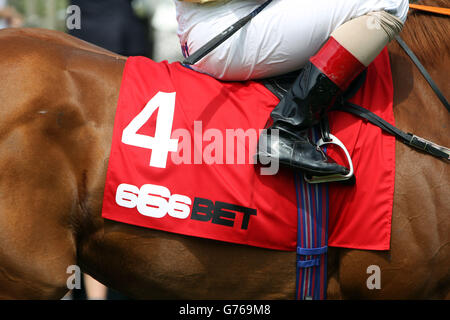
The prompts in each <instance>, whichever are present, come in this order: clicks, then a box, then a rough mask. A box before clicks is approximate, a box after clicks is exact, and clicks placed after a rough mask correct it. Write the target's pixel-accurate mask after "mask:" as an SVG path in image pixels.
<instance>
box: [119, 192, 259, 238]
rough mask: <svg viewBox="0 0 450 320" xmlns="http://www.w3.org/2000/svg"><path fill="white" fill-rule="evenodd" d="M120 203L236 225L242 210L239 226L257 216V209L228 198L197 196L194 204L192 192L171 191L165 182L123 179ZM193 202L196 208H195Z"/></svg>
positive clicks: (156, 214)
mask: <svg viewBox="0 0 450 320" xmlns="http://www.w3.org/2000/svg"><path fill="white" fill-rule="evenodd" d="M116 203H117V204H118V205H119V206H121V207H124V208H129V209H133V208H136V209H137V211H138V212H139V213H140V214H142V215H144V216H147V217H150V218H157V219H161V218H164V217H165V216H166V215H167V214H168V215H169V216H171V217H173V218H177V219H187V218H188V217H189V214H191V219H192V220H197V221H202V222H208V221H211V223H214V224H218V225H222V226H227V227H234V226H235V222H236V213H241V214H242V221H241V223H240V224H239V228H240V229H242V230H247V229H248V225H249V223H250V217H251V216H252V215H253V216H256V214H257V211H256V209H251V208H247V207H243V206H238V205H234V204H230V203H226V202H221V201H216V202H215V203H214V202H213V201H212V200H209V199H203V198H197V197H196V198H195V199H194V202H193V205H192V200H191V198H189V197H188V196H184V195H180V194H171V193H170V190H169V189H167V188H166V187H163V186H158V185H154V184H144V185H143V186H142V187H141V188H140V189H139V188H138V187H136V186H134V185H130V184H125V183H122V184H120V185H119V186H118V188H117V191H116ZM191 205H192V210H191Z"/></svg>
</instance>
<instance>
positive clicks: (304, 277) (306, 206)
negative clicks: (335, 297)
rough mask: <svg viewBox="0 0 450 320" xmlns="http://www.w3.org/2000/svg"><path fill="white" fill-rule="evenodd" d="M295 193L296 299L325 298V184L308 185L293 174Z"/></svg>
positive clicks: (326, 235) (326, 226)
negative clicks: (296, 225) (296, 226)
mask: <svg viewBox="0 0 450 320" xmlns="http://www.w3.org/2000/svg"><path fill="white" fill-rule="evenodd" d="M295 188H296V194H297V208H298V211H297V214H298V232H297V259H296V260H297V261H296V263H297V268H296V290H295V292H296V293H295V298H296V299H299V300H322V299H326V291H327V249H328V247H327V245H328V185H327V184H308V183H306V182H305V180H304V179H303V176H302V175H301V174H295Z"/></svg>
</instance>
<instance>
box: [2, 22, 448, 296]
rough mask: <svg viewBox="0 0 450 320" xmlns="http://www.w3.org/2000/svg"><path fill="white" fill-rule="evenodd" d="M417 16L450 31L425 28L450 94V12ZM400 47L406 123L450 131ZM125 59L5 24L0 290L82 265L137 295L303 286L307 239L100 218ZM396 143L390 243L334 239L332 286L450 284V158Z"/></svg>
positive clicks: (263, 292)
mask: <svg viewBox="0 0 450 320" xmlns="http://www.w3.org/2000/svg"><path fill="white" fill-rule="evenodd" d="M419 18H420V20H419ZM410 20H411V21H410V22H408V23H407V27H406V30H405V31H404V37H405V40H406V42H409V43H410V42H414V41H416V42H417V41H419V40H418V39H417V36H413V34H417V33H418V30H417V29H416V28H415V27H414V30H412V31H411V32H409V33H408V28H410V29H412V28H413V27H412V24H413V23H415V22H417V24H419V21H420V23H424V22H425V21H426V20H430V21H431V20H433V21H434V23H435V24H436V26H439V25H441V26H442V27H443V30H444V31H442V33H439V32H436V33H437V37H438V38H439V37H444V38H441V39H437V40H436V39H434V43H431V42H432V41H431V39H430V43H428V42H427V41H428V40H426V37H424V39H425V40H423V41H419V42H420V44H421V46H423V47H422V48H420V49H421V50H423V51H424V52H423V54H426V50H429V51H430V52H429V55H430V56H433V59H431V60H426V61H425V65H426V67H427V68H428V70H429V72H430V73H431V75H432V76H433V78H434V79H435V80H436V82H437V83H438V85H440V86H441V89H443V92H444V94H445V95H446V96H449V91H450V90H449V83H448V79H447V77H448V74H449V73H450V70H449V66H450V63H449V62H450V61H449V49H448V47H446V46H447V44H445V43H448V42H449V41H448V40H449V38H448V30H450V28H449V26H448V21H447V20H443V19H442V18H439V17H423V16H414V17H410ZM408 24H409V27H408ZM419 31H420V30H419ZM424 32H425V31H424ZM445 37H447V38H445ZM440 41H442V42H443V43H442V44H439V43H440ZM436 43H437V44H436ZM427 46H429V47H430V48H428V47H427ZM433 46H434V47H433ZM389 49H390V55H391V63H392V70H393V76H394V85H395V88H394V89H395V97H394V104H395V106H394V111H395V117H396V123H397V126H398V127H399V128H401V129H403V130H405V131H409V132H414V133H415V134H417V135H419V136H422V137H424V138H427V139H430V140H432V141H434V142H436V143H438V144H441V145H445V146H448V145H450V138H449V135H448V126H449V124H450V117H449V113H448V112H447V111H446V110H445V109H444V108H443V107H442V105H441V104H440V102H439V100H438V99H437V97H435V95H434V93H433V92H432V90H431V89H430V88H429V87H428V85H427V83H426V82H425V80H424V79H423V77H422V76H421V75H420V74H419V72H418V71H417V69H416V68H415V67H414V66H413V64H412V63H411V61H410V60H409V58H408V57H407V56H406V55H405V54H404V53H403V52H402V51H401V49H400V48H399V47H398V46H397V44H391V45H390V48H389ZM436 50H440V52H434V51H436ZM415 51H416V52H417V46H416V48H415ZM422 58H423V57H422ZM425 58H426V57H425ZM124 64H125V58H124V57H120V56H116V55H115V54H113V53H110V52H108V51H105V50H103V49H101V48H98V47H95V46H92V45H90V44H87V43H85V42H82V41H80V40H77V39H74V38H72V37H70V36H67V35H65V34H62V33H57V32H52V31H46V30H37V29H34V30H33V29H19V30H4V31H1V32H0V79H1V80H0V115H1V116H0V150H1V152H0V172H1V174H0V298H6V299H39V298H47V299H48V298H52V299H53V298H60V297H62V296H63V295H64V294H65V293H66V292H67V291H68V289H67V279H68V277H69V275H70V274H68V273H67V268H68V267H69V266H71V265H78V266H80V267H81V268H82V270H83V271H85V272H86V273H89V274H91V275H92V276H93V277H95V278H97V279H98V280H99V281H101V282H103V283H104V284H106V285H108V286H110V287H112V288H115V289H117V290H120V291H122V292H124V293H125V294H127V295H129V296H130V297H135V298H185V299H253V298H255V299H291V298H293V297H294V290H295V253H294V252H282V251H273V250H266V249H261V248H254V247H247V246H240V245H232V244H227V243H222V242H218V241H211V240H206V239H198V238H192V237H186V236H181V235H176V234H170V233H165V232H161V231H155V230H149V229H142V228H138V227H134V226H130V225H125V224H121V223H116V222H112V221H107V220H103V219H102V218H101V206H102V198H103V188H104V182H105V175H106V169H107V164H108V157H109V152H110V146H111V137H112V131H113V122H114V116H115V108H116V103H117V99H118V93H119V87H120V82H121V76H122V71H123V68H124ZM396 153H397V160H396V187H395V195H394V211H393V219H392V238H391V250H390V251H387V252H371V251H360V250H347V249H337V248H331V249H330V254H329V263H328V274H329V275H328V279H329V282H328V297H329V298H332V299H334V298H378V299H410V298H450V296H449V292H450V273H449V272H450V271H449V265H450V249H449V227H450V221H449V219H450V215H449V213H450V188H449V182H450V170H449V165H448V163H445V162H443V161H440V160H437V159H435V158H433V157H431V156H428V155H424V154H422V153H420V152H417V151H415V150H412V149H409V148H408V147H406V146H404V145H402V144H399V143H397V146H396ZM370 265H377V266H379V267H380V270H381V288H380V289H377V290H369V289H368V287H367V284H366V282H367V278H368V277H369V274H367V268H368V267H369V266H370Z"/></svg>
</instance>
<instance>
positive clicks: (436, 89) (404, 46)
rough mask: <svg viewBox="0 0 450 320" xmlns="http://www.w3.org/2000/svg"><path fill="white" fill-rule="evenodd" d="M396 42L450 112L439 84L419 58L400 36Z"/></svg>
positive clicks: (449, 105)
mask: <svg viewBox="0 0 450 320" xmlns="http://www.w3.org/2000/svg"><path fill="white" fill-rule="evenodd" d="M395 40H397V42H398V44H399V45H400V47H402V49H403V50H405V52H406V54H407V55H408V56H409V57H410V58H411V60H412V61H413V62H414V64H415V65H416V66H417V68H418V69H419V70H420V72H421V73H422V75H423V76H424V78H425V80H427V82H428V84H429V85H430V86H431V88H432V89H433V91H434V93H436V95H437V96H438V98H439V100H441V102H442V104H443V105H444V107H445V108H446V109H447V111H448V112H450V104H449V103H448V101H447V99H446V98H445V96H444V94H443V93H442V91H441V90H440V89H439V87H438V86H437V84H436V83H435V82H434V81H433V79H432V78H431V76H430V74H429V73H428V71H427V70H426V69H425V67H424V66H423V65H422V63H420V61H419V59H418V58H417V56H416V55H415V54H414V52H412V50H411V49H410V48H409V47H408V45H407V44H406V43H405V41H403V39H402V38H401V37H400V36H396V37H395Z"/></svg>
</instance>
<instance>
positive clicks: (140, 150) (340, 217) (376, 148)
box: [102, 49, 395, 251]
mask: <svg viewBox="0 0 450 320" xmlns="http://www.w3.org/2000/svg"><path fill="white" fill-rule="evenodd" d="M392 100H393V86H392V77H391V73H390V65H389V57H388V53H387V50H386V49H385V50H384V51H383V52H382V53H381V54H380V56H379V57H378V58H377V59H376V60H375V61H374V63H372V64H371V65H370V66H369V68H368V74H367V79H366V82H365V84H364V85H363V87H362V88H361V90H360V91H359V92H358V93H357V95H356V96H355V97H354V98H353V99H352V102H354V103H357V104H360V105H362V106H365V107H367V108H369V109H370V110H372V111H374V112H375V113H376V114H377V115H379V116H381V117H383V118H384V119H386V120H387V121H389V122H391V123H393V121H394V119H393V111H392ZM277 103H278V100H277V98H276V97H275V96H274V95H273V94H272V93H271V92H269V91H268V90H267V89H266V88H265V87H264V86H263V85H261V84H259V83H257V82H252V81H249V82H245V83H229V82H220V81H217V80H215V79H213V78H211V77H210V76H207V75H203V74H199V73H197V72H195V71H192V70H190V69H188V68H185V67H184V66H182V65H181V64H179V63H173V64H169V63H167V62H161V63H155V62H153V61H151V60H149V59H146V58H143V57H132V58H129V59H128V60H127V63H126V66H125V70H124V73H123V79H122V85H121V89H120V96H119V101H118V106H117V111H116V119H115V124H114V132H113V141H112V147H111V155H110V159H109V165H108V172H107V178H106V185H105V192H104V201H103V210H102V216H103V217H104V218H106V219H111V220H115V221H119V222H123V223H128V224H132V225H137V226H141V227H146V228H152V229H158V230H164V231H168V232H174V233H179V234H184V235H189V236H196V237H202V238H208V239H214V240H220V241H227V242H232V243H239V244H245V245H251V246H257V247H264V248H270V249H278V250H289V251H295V250H296V240H297V213H298V210H299V206H300V205H301V203H300V201H299V200H298V197H297V194H298V193H297V192H296V189H295V188H296V182H295V179H296V175H294V173H293V172H291V171H289V170H283V169H282V170H280V171H279V173H278V174H276V175H261V174H260V168H258V167H257V166H255V165H254V164H253V163H252V161H250V158H251V156H252V155H253V154H254V151H255V150H256V141H257V138H258V136H259V131H258V130H259V129H262V128H263V127H264V125H265V124H266V121H267V120H268V118H269V115H270V112H271V110H272V109H273V108H274V107H275V106H276V104H277ZM330 123H331V132H332V133H333V134H334V135H336V136H337V137H338V138H339V139H340V140H341V141H342V142H343V143H344V144H345V145H346V146H347V148H348V150H349V152H350V154H351V156H352V158H353V163H354V166H355V175H356V178H357V184H356V186H351V187H350V186H346V187H344V186H341V185H337V184H335V185H331V186H330V188H329V194H330V197H329V202H327V201H326V199H325V200H324V202H323V203H324V205H325V206H329V211H330V217H329V245H330V246H340V247H347V248H357V249H372V250H387V249H389V242H390V227H391V215H392V202H393V190H394V169H395V140H394V138H393V137H391V136H388V135H385V134H384V133H382V132H381V130H380V129H379V128H377V127H374V126H373V125H371V124H369V123H367V122H365V121H362V120H360V119H358V118H355V117H354V116H352V115H349V114H344V113H341V112H334V113H333V114H332V116H331V120H330ZM244 155H245V156H244ZM335 156H337V155H335ZM242 162H244V164H241V163H242Z"/></svg>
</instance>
